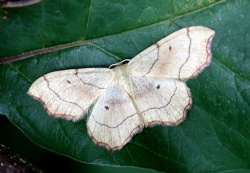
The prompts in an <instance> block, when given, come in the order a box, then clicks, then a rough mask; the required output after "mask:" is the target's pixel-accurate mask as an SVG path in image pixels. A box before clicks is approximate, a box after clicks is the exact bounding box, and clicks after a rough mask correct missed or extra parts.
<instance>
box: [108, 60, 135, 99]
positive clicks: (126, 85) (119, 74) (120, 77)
mask: <svg viewBox="0 0 250 173" xmlns="http://www.w3.org/2000/svg"><path fill="white" fill-rule="evenodd" d="M112 70H113V72H114V73H115V80H116V81H117V82H118V83H119V84H120V86H121V87H123V89H125V90H126V92H127V93H128V94H129V95H131V93H132V89H131V86H132V85H131V80H130V76H129V74H128V71H127V64H121V65H119V66H116V67H115V68H113V69H112Z"/></svg>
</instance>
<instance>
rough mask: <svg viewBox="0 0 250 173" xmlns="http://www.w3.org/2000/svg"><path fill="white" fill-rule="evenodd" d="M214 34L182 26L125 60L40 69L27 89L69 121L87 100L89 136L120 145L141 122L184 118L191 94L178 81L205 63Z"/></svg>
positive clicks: (139, 128) (145, 124) (151, 123)
mask: <svg viewBox="0 0 250 173" xmlns="http://www.w3.org/2000/svg"><path fill="white" fill-rule="evenodd" d="M214 35H215V32H214V31H213V30H211V29H209V28H207V27H203V26H192V27H188V28H183V29H181V30H179V31H176V32H174V33H172V34H170V35H169V36H167V37H165V38H163V39H161V40H160V41H158V42H157V43H155V44H153V45H152V46H150V47H149V48H147V49H145V50H144V51H142V52H141V53H139V54H138V55H136V56H135V57H134V58H132V59H131V60H130V61H129V62H128V63H127V64H124V62H125V61H122V62H120V63H117V64H114V65H111V66H110V68H83V69H71V70H63V71H56V72H52V73H49V74H46V75H44V76H42V77H40V78H39V79H37V80H36V81H35V82H34V83H33V84H32V85H31V87H30V88H29V91H28V94H29V95H30V96H32V97H33V98H35V99H36V100H38V101H40V102H41V103H42V104H43V106H44V108H45V109H46V111H47V113H48V114H49V115H51V116H53V117H56V118H64V119H67V120H72V121H77V120H80V119H81V118H83V116H84V115H85V114H86V113H87V110H88V109H89V107H90V106H91V105H93V108H92V111H91V112H90V114H89V116H88V118H87V130H88V134H89V136H90V137H91V138H92V140H93V141H94V143H95V144H97V145H99V146H104V147H106V148H107V149H108V150H110V151H114V150H117V149H121V148H122V147H123V146H124V145H125V144H126V143H128V142H129V141H130V140H131V138H132V137H133V135H134V134H136V133H138V132H141V131H142V129H143V127H152V126H154V125H157V124H160V125H169V126H175V125H178V124H179V123H181V122H182V121H183V120H184V119H185V118H186V114H187V110H189V109H190V108H191V105H192V98H191V94H190V91H189V88H188V87H187V85H186V83H185V82H184V81H185V80H186V79H190V78H194V77H196V76H197V75H198V74H199V73H200V72H201V71H202V70H203V69H204V68H205V67H207V66H208V65H209V64H210V62H211V58H212V54H211V42H212V39H213V37H214Z"/></svg>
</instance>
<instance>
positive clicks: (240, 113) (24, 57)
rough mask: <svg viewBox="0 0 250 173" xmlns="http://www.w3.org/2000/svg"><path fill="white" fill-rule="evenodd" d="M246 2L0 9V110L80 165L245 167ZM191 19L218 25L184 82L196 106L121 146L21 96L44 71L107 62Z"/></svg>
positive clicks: (248, 134) (111, 2)
mask: <svg viewBox="0 0 250 173" xmlns="http://www.w3.org/2000/svg"><path fill="white" fill-rule="evenodd" d="M249 6H250V1H248V0H218V1H216V0H200V1H196V0H190V1H186V0H181V1H171V0H155V1H151V0H145V1H143V2H141V1H129V0H123V1H120V2H119V1H115V0H105V1H104V0H96V1H80V0H72V1H43V2H42V3H39V4H36V5H33V6H28V7H23V8H15V9H0V14H1V19H0V40H1V42H0V52H1V53H0V56H1V58H0V62H2V63H3V62H5V64H1V65H0V114H3V115H6V116H7V117H8V119H9V120H10V121H11V122H12V123H13V124H15V125H16V126H17V128H19V129H20V130H21V131H22V132H23V133H24V134H25V135H26V136H27V137H28V138H29V139H30V140H32V141H34V142H35V143H36V144H38V145H40V146H42V147H44V148H47V149H48V150H52V151H54V152H57V153H60V154H63V155H67V156H68V157H71V158H73V159H75V160H79V161H81V162H85V163H92V164H99V165H114V166H135V167H144V168H151V169H155V170H158V171H164V172H236V171H242V172H244V171H245V170H246V171H247V169H249V167H250V159H249V158H250V130H249V124H250V118H249V112H250V87H249V86H250V47H249V45H250V35H249V30H250V26H249V18H250V12H249ZM192 25H203V26H207V27H209V28H212V29H214V30H215V31H216V36H215V39H214V41H213V43H212V53H213V61H212V63H211V65H210V66H209V67H208V68H207V69H206V70H204V71H203V72H202V73H201V74H200V75H199V76H198V77H197V78H195V79H192V80H189V81H188V86H189V87H190V90H191V93H192V98H193V103H194V104H193V107H192V109H191V110H190V111H189V112H188V115H187V119H186V120H185V121H184V122H183V123H182V124H180V125H179V126H177V127H163V126H156V127H153V128H146V129H144V130H143V132H142V133H140V134H137V135H136V136H134V138H133V139H132V141H131V142H130V143H128V144H127V145H126V146H125V147H124V148H123V149H121V150H119V151H115V152H109V151H107V150H106V149H105V148H102V147H97V146H96V145H95V144H94V143H93V142H92V141H91V139H90V138H89V136H88V135H87V131H86V122H85V120H81V121H79V122H76V123H73V122H69V121H66V120H61V119H54V118H52V117H50V116H48V115H47V114H46V112H45V110H44V109H43V107H42V105H41V104H40V103H38V102H37V101H35V100H33V99H32V98H30V97H29V96H28V95H27V94H26V93H27V90H28V88H29V87H30V85H31V84H32V82H33V81H35V80H36V79H37V78H38V77H40V76H42V75H44V74H46V73H48V72H51V71H56V70H64V69H71V68H85V67H108V66H109V65H110V64H112V63H115V62H118V61H120V60H122V59H125V58H132V57H134V56H135V55H136V54H138V53H139V52H140V51H142V50H144V49H145V48H147V47H148V46H150V45H151V44H153V43H155V42H156V41H158V40H159V39H161V38H163V37H164V36H166V35H168V34H170V33H172V32H174V31H176V30H178V29H180V28H184V27H187V26H192ZM30 51H31V52H30ZM13 60H16V61H13ZM12 61H13V62H12ZM248 171H249V170H248Z"/></svg>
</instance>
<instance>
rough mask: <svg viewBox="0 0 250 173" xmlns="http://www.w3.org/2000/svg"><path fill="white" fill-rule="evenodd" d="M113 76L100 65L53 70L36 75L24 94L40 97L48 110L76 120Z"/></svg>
mask: <svg viewBox="0 0 250 173" xmlns="http://www.w3.org/2000/svg"><path fill="white" fill-rule="evenodd" d="M113 78H114V74H113V72H112V71H111V70H110V69H104V68H99V69H96V68H90V69H74V70H63V71H57V72H52V73H49V74H46V75H44V76H42V77H40V78H39V79H37V80H36V81H35V82H34V83H33V84H32V85H31V87H30V89H29V91H28V94H29V95H30V96H32V97H34V98H35V99H36V100H38V101H40V102H41V103H42V104H43V106H44V108H45V109H46V111H47V112H48V114H50V115H52V116H54V117H60V118H65V119H68V120H72V121H76V120H79V119H80V118H81V117H82V116H83V115H84V114H85V113H86V111H87V110H88V108H89V107H90V105H91V104H92V103H93V102H94V101H95V100H96V99H97V98H98V97H99V96H100V95H101V94H102V93H103V92H105V90H106V88H107V87H108V86H109V85H110V84H111V82H112V81H113Z"/></svg>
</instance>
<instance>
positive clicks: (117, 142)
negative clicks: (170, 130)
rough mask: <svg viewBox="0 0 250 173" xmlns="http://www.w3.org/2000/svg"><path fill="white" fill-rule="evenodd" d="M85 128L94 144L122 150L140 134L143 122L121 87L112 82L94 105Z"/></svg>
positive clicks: (111, 149)
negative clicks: (133, 137) (136, 134)
mask: <svg viewBox="0 0 250 173" xmlns="http://www.w3.org/2000/svg"><path fill="white" fill-rule="evenodd" d="M87 128H88V133H89V135H90V137H91V138H92V140H93V141H94V143H95V144H97V145H100V146H105V147H106V148H107V149H108V150H110V151H113V150H116V149H120V148H122V147H123V146H124V145H125V144H126V143H128V142H129V141H130V140H131V138H132V136H133V135H134V134H135V133H137V132H140V131H141V130H142V128H143V122H142V121H141V120H140V119H139V116H138V114H137V112H136V109H135V107H134V105H133V102H132V100H131V98H130V97H129V96H128V94H127V93H126V92H125V90H124V89H123V88H122V86H120V85H119V84H118V83H117V82H113V83H112V84H111V85H110V86H109V87H108V88H107V90H106V92H105V93H104V94H103V95H102V96H101V97H100V98H99V99H98V101H97V103H96V104H95V106H94V108H93V111H92V113H91V115H90V116H89V118H88V120H87Z"/></svg>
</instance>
